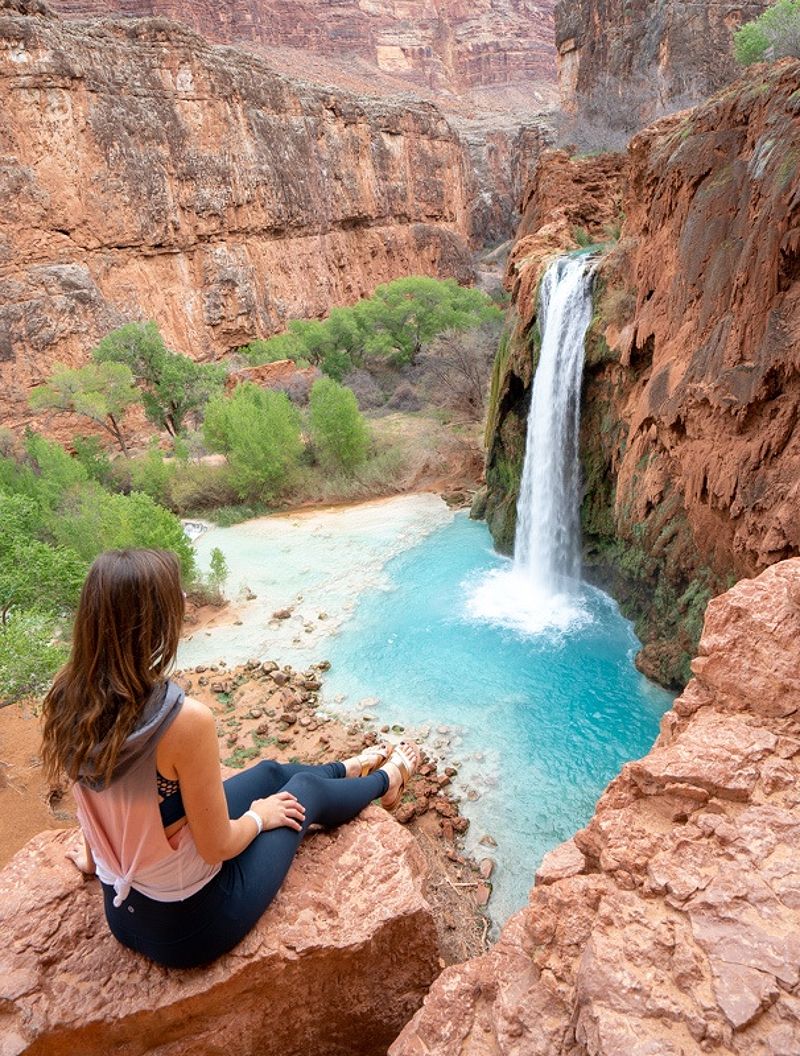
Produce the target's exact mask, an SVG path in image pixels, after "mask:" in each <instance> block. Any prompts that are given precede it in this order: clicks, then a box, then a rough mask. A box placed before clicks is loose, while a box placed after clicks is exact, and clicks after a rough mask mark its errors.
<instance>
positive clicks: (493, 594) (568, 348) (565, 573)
mask: <svg viewBox="0 0 800 1056" xmlns="http://www.w3.org/2000/svg"><path fill="white" fill-rule="evenodd" d="M591 285H592V272H591V264H590V263H589V262H588V261H587V260H586V259H585V258H584V257H560V258H559V259H558V260H556V261H555V262H554V263H553V264H551V265H550V267H549V268H548V269H547V271H546V273H545V275H544V278H543V279H542V285H541V290H540V294H539V311H538V323H539V330H540V333H541V339H542V340H541V351H540V354H539V363H538V366H537V368H536V374H535V376H534V381H533V390H532V393H531V407H530V412H529V415H528V432H527V440H526V447H525V461H524V464H523V468H522V481H521V486H520V494H519V500H518V503H517V532H516V537H515V540H514V563H513V565H512V566H511V567H510V568H507V569H503V570H498V571H496V572H494V573H490V575H489V576H487V577H486V578H485V579H484V580H482V581H481V582H480V583H478V584H474V585H472V587H471V589H470V590H469V593H468V598H467V612H468V614H469V615H470V616H472V617H474V618H477V619H481V620H489V621H491V622H493V623H501V624H505V625H507V626H510V627H513V628H515V629H517V630H521V631H524V632H525V633H527V634H536V633H539V632H541V631H543V630H566V629H567V628H574V627H575V625H576V623H581V622H583V620H584V619H585V618H588V617H587V615H586V610H585V609H584V607H583V606H582V605H581V602H580V597H579V593H580V589H581V583H580V571H581V559H580V462H579V450H578V449H579V430H580V396H581V379H582V377H583V360H584V338H585V336H586V330H587V327H588V326H589V322H590V321H591V317H592V293H591Z"/></svg>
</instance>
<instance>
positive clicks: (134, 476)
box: [131, 443, 176, 504]
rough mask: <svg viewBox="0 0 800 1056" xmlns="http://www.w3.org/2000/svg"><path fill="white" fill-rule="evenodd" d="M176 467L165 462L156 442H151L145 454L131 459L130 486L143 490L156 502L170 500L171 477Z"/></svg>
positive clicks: (163, 502)
mask: <svg viewBox="0 0 800 1056" xmlns="http://www.w3.org/2000/svg"><path fill="white" fill-rule="evenodd" d="M175 471H176V467H175V466H174V465H173V464H171V463H169V462H165V461H164V458H163V456H162V454H161V452H160V451H159V449H158V444H157V443H151V444H150V447H149V448H148V450H147V454H146V455H142V456H140V457H139V458H136V459H133V460H132V461H131V487H132V488H133V489H134V490H135V491H143V492H144V493H145V495H149V496H150V498H151V499H154V500H155V501H156V502H159V503H162V504H167V503H169V501H170V495H171V487H172V479H173V477H174V476H175Z"/></svg>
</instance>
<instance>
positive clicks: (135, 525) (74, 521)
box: [53, 483, 195, 583]
mask: <svg viewBox="0 0 800 1056" xmlns="http://www.w3.org/2000/svg"><path fill="white" fill-rule="evenodd" d="M53 534H54V535H55V537H56V540H57V541H58V542H59V543H60V544H61V545H62V546H66V547H69V548H70V549H72V550H74V551H75V553H76V554H78V555H79V556H80V557H82V558H83V559H84V561H86V562H87V563H88V562H90V561H93V560H94V558H95V557H96V556H97V555H98V554H99V553H100V552H101V551H103V550H112V549H117V548H123V547H129V546H137V547H138V546H143V547H155V548H157V549H161V550H172V551H174V552H175V554H176V555H177V556H178V560H179V561H180V563H181V572H182V574H183V579H184V582H186V583H192V582H193V580H194V577H195V558H194V549H193V547H192V544H191V543H190V542H189V540H188V538H187V537H186V534H185V532H184V530H183V526H182V525H181V522H180V521H179V520H178V518H177V517H176V516H175V515H174V514H173V513H171V512H170V511H169V510H165V509H164V507H163V506H159V505H158V504H157V503H155V502H154V501H153V500H152V499H151V498H150V496H149V495H145V494H144V493H143V492H138V491H134V492H132V493H131V494H130V495H112V494H109V493H108V492H107V491H103V489H102V488H100V487H99V486H98V485H97V484H94V483H91V484H85V485H84V486H83V487H82V488H81V489H80V490H79V491H77V492H73V493H71V494H70V495H69V496H67V498H66V500H65V502H64V505H63V507H62V509H61V511H60V513H59V516H58V518H57V519H55V520H54V522H53Z"/></svg>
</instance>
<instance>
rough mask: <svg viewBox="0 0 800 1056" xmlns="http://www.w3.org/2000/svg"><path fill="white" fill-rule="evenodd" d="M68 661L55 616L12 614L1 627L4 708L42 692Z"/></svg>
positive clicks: (0, 686)
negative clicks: (13, 702)
mask: <svg viewBox="0 0 800 1056" xmlns="http://www.w3.org/2000/svg"><path fill="white" fill-rule="evenodd" d="M66 658H67V649H66V647H65V645H64V644H62V643H61V642H60V641H59V640H58V623H57V622H56V621H55V620H54V619H53V618H52V617H50V616H47V615H45V614H43V613H40V612H23V611H20V612H16V611H15V612H12V613H11V615H10V616H9V618H8V620H7V622H6V623H4V624H3V625H1V626H0V706H1V705H2V704H10V703H11V702H12V701H14V700H18V699H19V698H20V697H25V696H28V695H30V694H33V693H39V692H41V691H42V690H43V689H44V688H45V687H46V686H47V685H48V683H49V682H50V680H51V679H52V677H53V675H54V674H55V672H56V671H57V670H58V668H59V667H61V665H62V664H63V663H64V661H65V660H66Z"/></svg>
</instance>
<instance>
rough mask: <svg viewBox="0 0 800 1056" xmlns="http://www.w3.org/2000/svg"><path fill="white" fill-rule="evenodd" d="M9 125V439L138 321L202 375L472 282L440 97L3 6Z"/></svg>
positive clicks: (0, 247) (8, 2) (159, 34)
mask: <svg viewBox="0 0 800 1056" xmlns="http://www.w3.org/2000/svg"><path fill="white" fill-rule="evenodd" d="M20 10H22V12H23V13H22V14H20V13H19V12H20ZM0 113H2V119H0V120H1V121H2V125H1V128H2V132H1V133H0V134H1V135H2V141H3V155H4V161H3V165H2V169H1V170H0V188H1V190H2V197H3V201H4V203H5V210H4V217H3V220H4V223H3V230H2V233H1V234H0V302H2V308H1V309H0V386H2V388H3V392H4V395H5V397H6V400H7V403H6V407H5V408H4V411H5V414H4V419H5V422H6V424H11V425H14V424H17V423H18V422H19V421H21V420H23V419H24V416H25V407H26V397H27V393H28V390H29V388H30V387H31V386H32V385H34V384H37V383H39V382H40V381H41V380H43V378H44V377H46V376H47V374H48V373H49V371H50V369H51V367H52V364H53V362H54V361H62V362H68V363H71V364H76V363H78V362H82V361H84V360H85V358H86V357H87V356H88V354H89V351H90V350H91V348H92V347H93V345H94V344H95V343H96V341H97V340H98V339H99V338H100V337H101V336H102V335H103V334H104V333H105V332H107V331H108V329H109V328H111V327H113V326H115V325H118V324H119V323H121V322H122V321H125V320H127V319H131V318H144V319H147V318H153V319H156V320H157V322H158V323H159V326H160V327H161V330H162V332H163V334H164V336H165V339H166V340H167V342H168V344H170V345H171V346H172V347H174V348H176V349H177V350H179V351H182V352H185V353H187V354H189V355H192V356H193V357H195V358H200V359H208V358H212V357H214V356H217V355H219V354H221V353H223V352H225V351H227V350H230V349H232V348H235V347H238V346H239V345H241V344H242V343H245V342H247V341H249V340H251V339H252V338H253V337H257V336H262V337H263V336H268V335H269V334H270V333H272V332H275V331H276V330H277V329H278V328H280V327H281V326H282V324H283V322H284V320H286V319H287V318H292V317H307V316H315V315H321V314H323V313H324V312H325V311H327V310H328V309H329V308H330V306H331V305H333V304H337V303H348V302H353V301H354V300H356V299H358V297H360V296H362V295H364V294H366V293H368V292H371V291H372V290H373V289H374V287H375V286H376V285H377V284H379V283H380V282H383V281H386V280H389V279H391V278H394V277H396V276H398V275H404V274H414V273H424V274H433V275H440V276H448V275H452V276H456V277H457V278H459V279H462V280H467V279H468V278H469V277H470V275H471V268H470V264H469V252H468V249H467V237H468V222H467V217H468V213H469V201H470V194H471V193H473V191H472V190H470V189H468V188H467V182H468V178H467V177H466V176H465V169H464V148H463V145H462V144H461V142H460V140H459V138H458V136H457V135H456V133H455V132H454V131H453V129H452V127H451V126H450V125H449V124H448V123H447V121H446V120H445V118H444V117H443V116H442V114H441V112H440V111H439V110H438V109H437V108H436V107H435V106H433V105H431V104H429V103H425V102H414V101H410V100H406V101H404V102H403V104H402V106H401V105H399V104H398V103H397V102H388V101H381V100H362V99H358V98H356V97H353V96H349V95H347V94H346V93H340V92H335V93H334V92H331V91H327V92H326V91H324V90H322V89H315V88H309V87H303V86H301V84H300V83H299V82H292V81H290V80H288V79H287V78H285V77H283V76H281V75H279V74H277V73H275V72H274V71H273V70H272V69H270V67H269V66H268V65H267V64H266V63H265V62H264V61H263V60H261V59H259V58H256V57H254V56H253V55H249V54H246V53H243V52H237V51H235V50H232V49H227V48H221V47H215V46H211V45H208V44H206V43H205V42H204V41H203V40H202V39H200V38H199V37H197V36H196V35H194V34H193V33H192V32H190V31H189V30H184V29H181V28H180V27H177V26H175V25H174V24H172V23H166V22H164V21H163V20H150V21H147V20H145V21H138V20H137V21H130V22H124V21H123V22H116V23H114V22H108V21H102V22H97V23H92V24H88V23H81V22H75V23H73V22H64V21H61V20H60V19H56V18H54V17H48V16H47V12H46V9H45V8H44V6H43V5H42V4H40V3H38V2H35V3H31V2H29V0H25V2H21V0H1V2H0ZM469 178H470V179H471V177H469Z"/></svg>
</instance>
